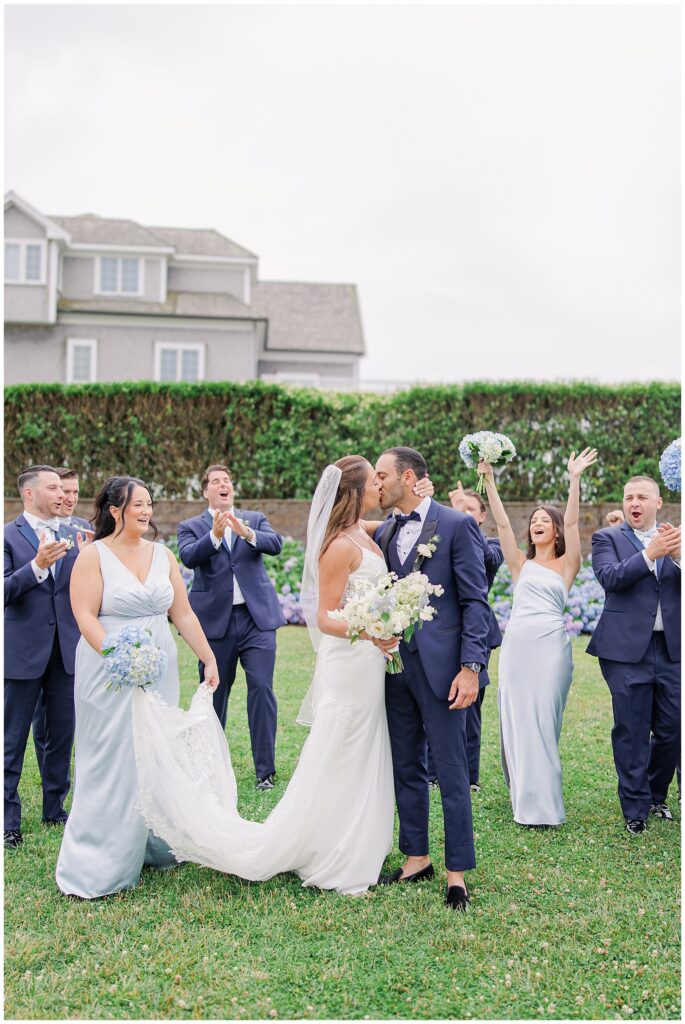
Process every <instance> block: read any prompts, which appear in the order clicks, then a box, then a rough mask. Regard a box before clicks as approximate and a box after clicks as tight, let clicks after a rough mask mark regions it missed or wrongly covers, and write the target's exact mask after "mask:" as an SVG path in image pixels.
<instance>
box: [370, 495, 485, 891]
mask: <svg viewBox="0 0 685 1024" xmlns="http://www.w3.org/2000/svg"><path fill="white" fill-rule="evenodd" d="M397 532H398V525H397V521H396V520H395V519H393V518H391V519H388V520H387V521H386V522H385V523H384V524H383V525H382V526H381V527H380V528H379V529H378V530H377V531H376V537H375V539H376V541H377V543H378V544H379V546H380V548H381V550H382V551H383V554H384V555H385V559H386V562H387V564H388V566H389V568H390V569H392V571H393V572H396V573H397V575H398V576H401V577H402V576H406V575H408V574H409V573H410V572H412V570H413V569H414V567H415V565H416V566H417V567H419V566H420V570H421V572H423V573H425V574H426V576H428V578H429V580H430V582H431V583H436V584H440V585H441V586H442V587H443V588H444V594H443V595H442V596H441V597H434V598H432V599H431V603H432V604H433V605H434V607H435V608H436V610H437V615H436V616H435V618H434V619H433V621H432V622H426V623H424V625H423V628H422V629H420V630H417V631H416V632H415V634H414V636H413V637H412V639H411V641H410V642H409V643H408V644H407V643H405V642H404V641H401V643H400V652H401V656H402V661H403V664H404V671H403V672H401V673H399V674H398V675H388V676H387V677H386V687H385V700H386V710H387V714H388V727H389V730H390V743H391V746H392V758H393V772H394V779H395V799H396V800H397V810H398V814H399V819H400V850H401V851H402V852H403V853H405V854H407V855H408V856H423V855H425V854H427V853H428V807H429V797H428V770H427V766H426V736H427V737H428V742H429V744H430V748H431V751H432V755H433V762H434V765H435V771H436V774H437V777H438V780H439V782H440V792H441V797H442V806H443V814H444V819H445V865H446V867H447V870H448V871H466V870H468V869H469V868H473V867H475V864H476V859H475V851H474V845H473V824H472V820H471V792H470V789H469V772H468V764H467V758H466V709H461V710H454V711H450V710H449V702H448V695H449V691H450V688H451V686H452V682H453V681H454V678H455V676H457V675H458V674H459V672H460V670H461V665H462V664H465V663H468V662H479V663H480V664H481V665H485V663H486V661H487V657H488V646H487V636H488V630H489V627H490V606H489V604H488V599H487V581H486V576H485V565H484V558H483V545H482V543H481V540H480V531H479V529H478V525H477V523H476V521H475V520H474V519H473V518H472V517H471V516H469V515H465V514H464V513H462V512H456V511H455V510H454V509H451V508H446V507H445V506H443V505H439V504H438V503H437V502H435V501H431V502H430V505H429V507H428V511H427V514H426V517H425V519H424V521H423V523H422V527H421V533H420V535H419V537H418V539H417V541H416V543H415V545H414V547H413V548H412V550H411V551H410V553H409V555H408V557H407V558H406V560H405V561H404V563H402V562H401V561H400V557H399V554H398V551H397ZM435 535H438V536H439V537H440V541H439V543H438V545H437V548H436V550H435V551H434V553H433V555H432V557H431V558H426V559H424V560H423V561H421V559H420V557H419V558H418V559H417V548H418V545H419V544H422V543H425V542H426V541H428V540H429V539H430V538H431V537H433V536H435Z"/></svg>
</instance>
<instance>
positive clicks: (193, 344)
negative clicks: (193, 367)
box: [155, 341, 205, 384]
mask: <svg viewBox="0 0 685 1024" xmlns="http://www.w3.org/2000/svg"><path fill="white" fill-rule="evenodd" d="M164 348H171V349H174V350H175V351H176V352H181V351H183V350H188V349H190V350H192V351H193V352H197V353H199V355H198V360H197V383H198V384H199V383H200V381H203V380H204V379H205V346H204V344H203V343H202V342H198V341H156V342H155V380H156V381H157V382H158V383H159V384H162V383H164V384H172V383H173V381H162V349H164ZM180 365H181V363H180V360H178V359H177V364H176V383H177V384H183V383H186V384H190V383H193V382H191V381H183V380H182V378H181V377H179V376H178V374H179V372H180Z"/></svg>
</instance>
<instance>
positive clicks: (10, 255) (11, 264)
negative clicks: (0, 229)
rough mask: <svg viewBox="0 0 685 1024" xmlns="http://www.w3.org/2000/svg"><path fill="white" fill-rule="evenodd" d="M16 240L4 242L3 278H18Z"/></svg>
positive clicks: (8, 279)
mask: <svg viewBox="0 0 685 1024" xmlns="http://www.w3.org/2000/svg"><path fill="white" fill-rule="evenodd" d="M20 251H21V250H20V247H19V245H18V244H17V242H5V280H6V281H18V280H19V253H20Z"/></svg>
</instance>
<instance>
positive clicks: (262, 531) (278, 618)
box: [178, 509, 285, 640]
mask: <svg viewBox="0 0 685 1024" xmlns="http://www.w3.org/2000/svg"><path fill="white" fill-rule="evenodd" d="M235 515H236V516H237V517H238V518H240V519H245V520H246V521H247V522H248V523H249V525H250V528H251V529H252V530H254V533H255V545H254V546H253V545H252V544H248V543H247V541H246V540H243V538H242V537H237V536H236V535H235V534H233V535H232V538H231V541H232V543H231V549H230V551H229V550H228V547H227V544H226V542H225V541H224V543H222V544H221V546H220V547H219V548H218V549H217V548H215V547H214V544H213V543H212V538H211V537H210V536H209V534H210V531H211V529H212V526H213V524H214V520H213V518H212V516H211V514H210V513H209V512H208V511H205V512H203V513H202V515H199V516H193V518H192V519H186V520H184V521H183V522H182V523H179V527H178V553H179V556H180V558H181V561H182V562H183V564H184V565H186V566H187V567H188V568H189V569H194V571H195V575H194V577H193V584H192V587H191V588H190V595H189V596H190V604H191V607H192V609H193V611H194V612H195V614H196V615H197V617H198V619H199V620H200V625H201V626H202V628H203V630H204V632H205V635H206V636H207V638H208V639H210V640H220V639H221V637H223V636H225V634H226V630H227V629H228V620H229V619H230V617H231V611H232V610H233V580H234V578H235V579H237V580H238V583H239V584H240V589H241V591H242V594H243V597H244V598H245V604H246V606H247V610H248V611H249V613H250V615H251V616H252V618H253V620H254V623H255V625H256V626H257V628H258V629H263V630H269V629H278V627H279V626H284V625H285V619H284V616H283V612H282V611H281V606H280V604H279V603H278V598H277V597H276V591H275V590H274V585H273V583H272V582H271V580H270V579H269V577H268V576H267V573H266V569H265V568H264V562H263V560H262V555H277V554H279V552H280V550H281V548H282V547H283V538H282V537H281V536H280V535H279V534H277V533H276V532H275V531H274V530H273V528H272V527H271V525H270V524H269V521H268V519H267V518H266V516H263V515H262V513H261V512H246V511H243V510H241V509H235Z"/></svg>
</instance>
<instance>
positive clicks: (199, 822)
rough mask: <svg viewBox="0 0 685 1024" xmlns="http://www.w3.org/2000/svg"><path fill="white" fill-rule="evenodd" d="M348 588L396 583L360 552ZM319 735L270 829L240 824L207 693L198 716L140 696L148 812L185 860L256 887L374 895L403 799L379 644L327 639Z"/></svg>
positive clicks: (320, 667) (157, 697) (139, 736)
mask: <svg viewBox="0 0 685 1024" xmlns="http://www.w3.org/2000/svg"><path fill="white" fill-rule="evenodd" d="M361 550H362V560H361V563H360V565H359V568H358V569H356V570H355V571H354V572H353V573H351V575H350V580H354V579H359V578H370V579H376V578H377V577H378V576H379V575H381V574H382V573H383V572H385V571H386V567H385V562H384V560H383V558H382V557H381V556H380V555H377V554H376V553H375V552H373V551H370V550H368V549H367V548H362V549H361ZM311 692H312V694H313V723H312V729H311V732H310V734H309V736H308V737H307V739H306V742H305V744H304V747H303V748H302V753H301V755H300V759H299V762H298V764H297V767H296V769H295V772H294V774H293V776H292V778H291V780H290V782H289V784H288V787H287V789H286V790H285V793H284V794H283V797H282V798H281V800H280V801H279V803H278V804H277V805H276V807H275V808H274V809H273V811H272V812H271V814H270V815H269V817H268V818H267V819H266V821H264V822H263V823H259V822H255V821H247V820H245V819H244V818H241V817H240V815H239V813H238V810H237V807H236V801H237V792H236V782H235V775H234V773H233V768H232V766H231V759H230V754H229V750H228V744H227V741H226V737H225V735H224V733H223V730H222V728H221V724H220V722H219V720H218V718H217V716H216V714H215V712H214V708H213V706H212V695H211V693H210V691H209V688H208V687H207V686H206V685H204V684H203V685H202V686H200V687H199V689H198V691H197V693H196V694H195V695H194V697H193V699H192V702H191V705H190V708H189V710H188V711H183V710H181V708H179V707H173V706H171V705H168V704H166V703H165V702H164V700H163V699H162V696H161V694H159V693H157V692H154V691H153V692H145V691H142V690H139V689H138V690H136V691H135V692H134V694H133V701H132V711H133V737H134V746H135V757H136V766H137V773H138V783H139V800H140V806H141V810H142V813H143V816H144V818H145V821H146V823H147V824H148V826H149V827H150V828H151V829H152V830H153V831H154V833H155V834H156V835H157V836H160V837H161V838H162V839H164V840H165V842H167V843H168V844H169V846H170V847H171V849H172V850H173V852H174V854H175V855H176V856H177V857H178V858H179V859H182V860H188V861H193V862H194V863H196V864H202V865H205V866H206V867H209V868H214V869H216V870H217V871H223V872H226V873H228V874H233V875H237V876H239V877H240V878H245V879H249V880H251V881H264V880H265V879H267V878H271V877H272V876H273V875H277V874H279V873H281V872H283V871H294V872H296V873H297V874H298V875H299V876H300V878H301V879H302V882H303V884H304V885H311V886H317V887H319V888H321V889H335V890H337V891H338V892H341V893H348V894H355V893H360V892H364V891H365V890H366V889H368V887H369V886H370V885H373V884H374V883H375V882H376V881H377V880H378V876H379V873H380V870H381V867H382V865H383V861H384V860H385V858H386V856H387V854H388V853H389V852H390V850H391V848H392V840H393V820H394V795H393V776H392V759H391V754H390V740H389V735H388V725H387V720H386V715H385V663H384V659H383V655H382V654H381V653H380V651H379V650H378V649H377V648H376V647H374V646H373V644H371V643H369V642H364V641H360V642H358V643H355V644H351V643H350V641H349V640H346V639H338V638H336V637H331V636H324V637H323V638H322V640H321V643H320V646H319V650H318V654H317V661H316V669H315V677H314V683H313V685H312V691H311Z"/></svg>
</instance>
